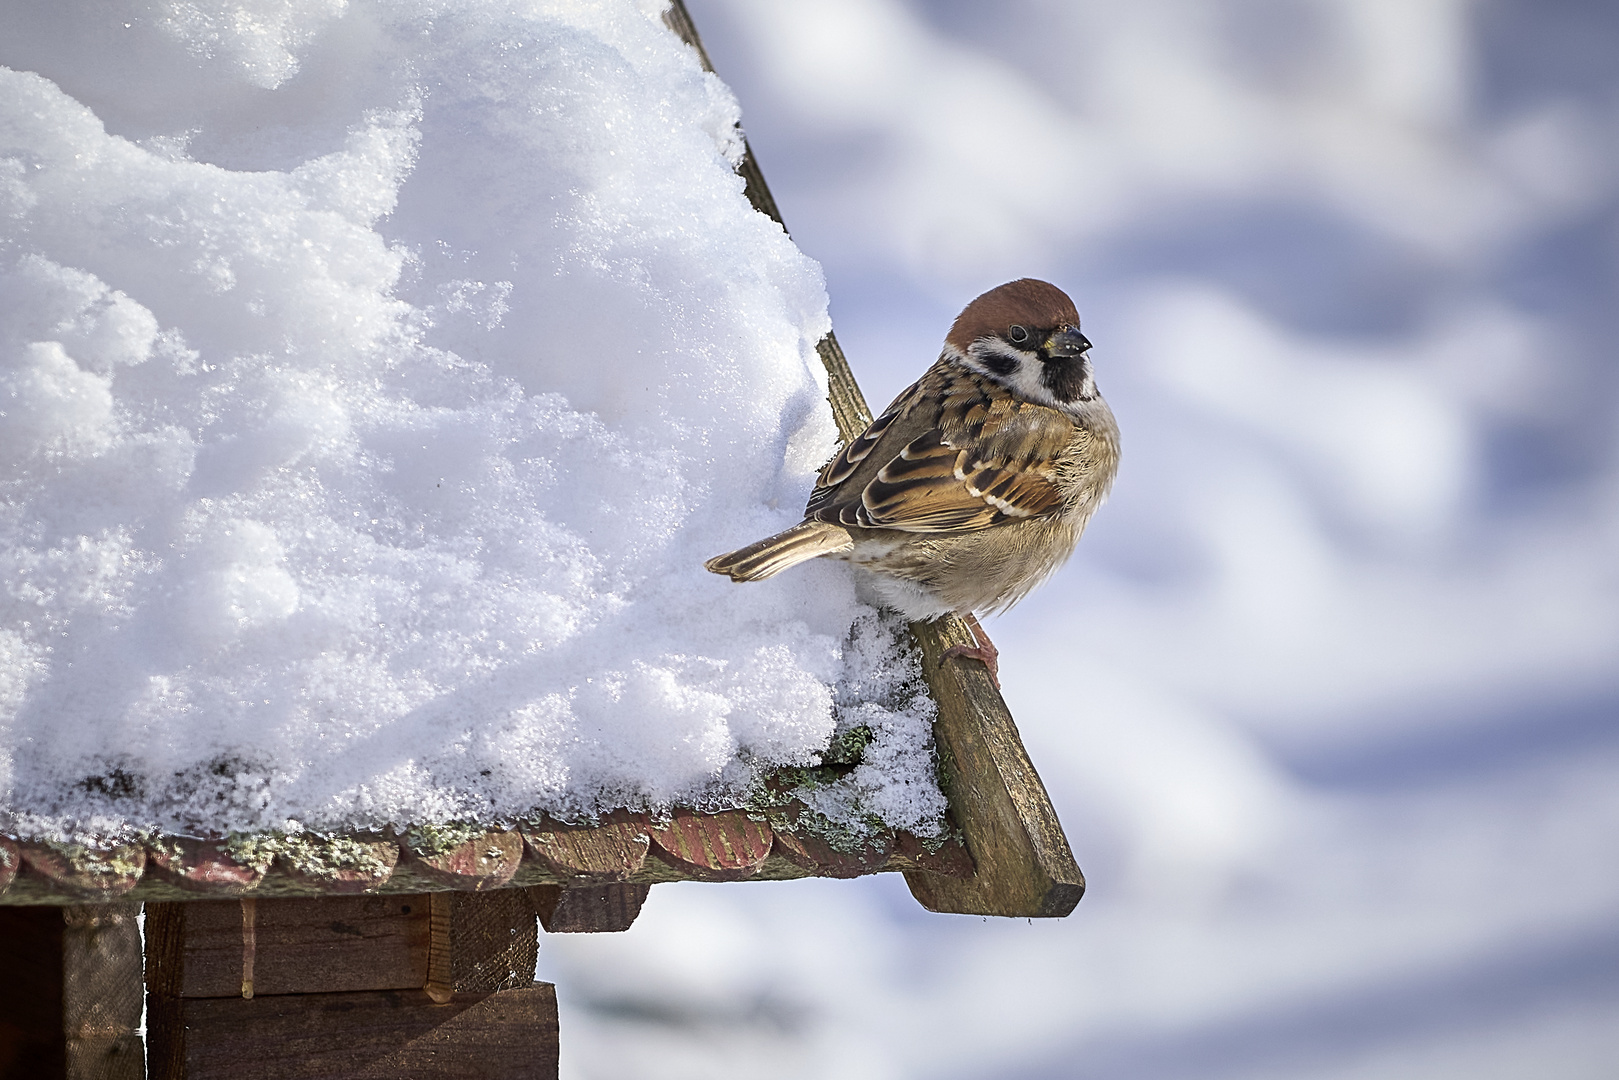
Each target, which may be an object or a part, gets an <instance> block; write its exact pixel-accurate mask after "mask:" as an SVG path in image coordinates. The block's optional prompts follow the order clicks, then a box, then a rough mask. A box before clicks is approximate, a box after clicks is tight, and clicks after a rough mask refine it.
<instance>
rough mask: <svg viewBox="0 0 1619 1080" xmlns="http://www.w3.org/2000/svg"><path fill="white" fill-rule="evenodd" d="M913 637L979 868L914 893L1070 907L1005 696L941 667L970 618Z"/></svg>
mask: <svg viewBox="0 0 1619 1080" xmlns="http://www.w3.org/2000/svg"><path fill="white" fill-rule="evenodd" d="M665 20H666V22H668V24H669V26H670V29H672V30H674V31H675V33H677V34H679V35H680V36H681V38H683V39H684V40H685V41H686V42H687V43H688V44H690V45H691V46H692V47H693V48H695V49H696V50H697V53H698V55H699V57H701V59H702V61H703V66H704V67H705V68H707V69H708V70H709V71H713V70H714V68H713V65H712V64H711V63H710V62H709V59H708V53H707V52H706V51H705V50H704V49H703V46H702V42H701V41H700V40H699V38H698V36H697V29H696V27H695V26H693V25H692V21H691V16H690V15H689V14H688V13H687V11H686V7H685V4H684V3H683V2H682V0H673V6H672V7H671V8H670V10H669V13H668V14H667V15H666V16H665ZM738 172H740V173H741V174H742V175H743V176H744V177H745V178H746V180H747V192H748V197H749V199H750V200H751V201H752V202H753V206H754V208H755V209H757V210H758V211H759V212H760V213H762V214H766V215H768V216H769V217H771V218H772V219H774V220H775V221H776V222H777V223H778V224H782V227H783V228H786V225H785V224H784V223H783V222H782V218H781V212H780V211H779V210H778V209H777V207H776V201H775V199H774V198H772V197H771V196H770V191H769V188H768V187H767V186H766V185H765V182H764V176H763V174H762V173H760V172H759V169H758V164H757V162H755V161H754V159H753V153H752V150H751V149H749V150H748V153H747V156H746V157H745V158H744V160H743V163H742V165H741V166H739V168H738ZM818 351H819V352H820V356H821V362H822V363H823V364H824V365H825V366H826V371H827V380H828V384H829V389H828V392H827V399H828V401H829V402H830V404H831V406H832V415H833V417H834V419H835V420H836V421H837V425H838V432H839V434H841V435H842V436H843V438H844V439H845V440H849V439H853V438H854V437H855V436H857V435H859V434H860V433H861V432H862V431H864V430H865V429H866V426H867V425H868V424H870V423H871V419H872V416H871V409H870V408H869V407H867V405H866V400H865V397H864V395H862V394H861V393H860V387H859V386H858V385H857V384H856V383H855V380H854V375H853V373H852V372H851V371H850V369H849V364H848V361H847V360H846V359H845V357H844V355H843V349H842V348H841V347H840V346H839V345H838V342H837V338H836V337H835V336H834V335H832V334H830V333H829V334H827V336H826V337H825V338H824V339H823V340H822V341H821V343H820V345H819V346H818ZM911 636H912V637H913V638H914V639H915V641H916V644H917V646H918V648H919V649H920V650H921V652H922V656H923V674H924V675H925V676H926V678H927V680H928V688H929V690H930V691H931V692H932V696H933V700H934V701H935V702H937V703H938V706H939V719H938V722H937V724H936V725H935V728H934V733H935V735H936V737H937V739H938V741H939V746H940V751H941V753H943V754H948V755H950V756H951V757H952V758H953V759H954V764H953V768H951V769H948V770H946V773H947V779H946V787H947V790H946V792H945V794H946V795H947V796H948V798H949V799H950V808H951V812H952V813H953V814H954V815H955V818H956V821H957V823H958V825H959V826H960V827H961V830H962V832H963V834H964V835H965V836H966V841H967V850H968V851H969V852H971V853H972V857H973V860H974V863H975V865H976V868H977V869H976V872H975V873H974V875H973V876H972V877H971V878H968V879H966V880H954V879H951V878H941V877H938V876H936V875H934V874H930V873H925V872H918V871H913V872H908V873H907V874H906V881H907V882H908V883H909V885H910V887H911V892H912V894H913V895H915V896H916V898H917V900H919V901H920V902H921V903H922V905H923V906H924V907H926V908H928V909H929V910H932V911H948V912H961V913H965V914H973V915H1010V916H1029V917H1038V916H1057V917H1060V916H1063V915H1067V914H1068V913H1069V912H1070V911H1072V910H1073V909H1074V905H1075V904H1077V903H1078V902H1079V898H1080V895H1081V894H1082V893H1083V892H1084V891H1085V879H1084V878H1083V877H1082V876H1081V875H1080V872H1079V867H1078V865H1077V864H1076V863H1075V862H1074V856H1073V852H1072V851H1070V850H1069V847H1068V840H1067V838H1066V837H1064V836H1063V832H1062V826H1061V824H1060V823H1059V822H1058V821H1057V814H1056V811H1055V810H1054V809H1053V808H1052V806H1051V799H1050V797H1049V796H1048V795H1047V794H1046V789H1045V786H1044V785H1043V784H1041V782H1040V777H1039V776H1038V775H1037V774H1036V773H1035V771H1034V766H1033V764H1032V763H1031V762H1030V761H1029V756H1028V753H1027V752H1026V751H1025V750H1024V748H1023V744H1022V741H1021V740H1020V739H1019V737H1018V733H1017V726H1016V725H1015V724H1014V723H1013V722H1012V714H1011V712H1010V710H1008V709H1007V707H1006V702H1005V701H1004V700H1003V699H1002V698H1001V694H1000V691H999V690H997V689H996V688H995V685H994V683H993V682H992V681H991V680H990V677H989V673H988V671H987V670H985V668H984V667H983V665H981V664H978V663H976V662H974V661H961V660H955V661H952V662H950V663H948V664H946V665H945V666H944V667H943V668H941V667H940V665H939V657H940V656H941V655H942V654H943V652H944V650H945V649H946V648H948V647H949V646H951V645H955V644H961V645H972V644H975V642H974V640H973V638H972V635H971V634H970V632H969V631H968V630H967V627H966V624H965V623H964V622H962V621H961V620H960V619H955V618H951V619H944V620H941V621H939V622H936V623H916V624H913V625H912V627H911Z"/></svg>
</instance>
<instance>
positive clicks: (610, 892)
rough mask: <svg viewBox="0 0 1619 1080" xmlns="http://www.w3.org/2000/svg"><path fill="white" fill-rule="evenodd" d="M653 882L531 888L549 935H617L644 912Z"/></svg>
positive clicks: (531, 893) (535, 906)
mask: <svg viewBox="0 0 1619 1080" xmlns="http://www.w3.org/2000/svg"><path fill="white" fill-rule="evenodd" d="M651 889H652V886H651V885H646V884H639V883H633V882H606V883H603V884H600V885H574V886H563V885H536V886H534V887H533V888H531V889H529V890H528V894H529V897H530V898H531V900H532V901H533V904H534V911H535V913H536V914H537V915H538V916H539V918H540V925H542V926H544V927H545V932H546V933H547V934H604V933H605V934H613V933H619V932H621V931H624V930H628V929H629V928H630V925H631V924H632V923H634V922H635V917H636V916H637V915H639V914H641V905H642V904H644V903H646V897H647V893H648V892H650V891H651Z"/></svg>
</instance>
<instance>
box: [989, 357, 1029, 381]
mask: <svg viewBox="0 0 1619 1080" xmlns="http://www.w3.org/2000/svg"><path fill="white" fill-rule="evenodd" d="M978 362H979V363H980V364H983V365H984V366H985V367H986V368H988V369H989V370H990V371H993V372H994V373H995V374H997V375H999V376H1001V377H1002V378H1005V377H1006V376H1008V375H1010V374H1012V372H1014V371H1016V370H1017V369H1018V365H1019V364H1021V363H1022V362H1023V361H1021V360H1019V359H1018V358H1017V357H1015V356H1004V355H1002V354H1001V353H986V354H985V355H983V356H980V357H979V358H978Z"/></svg>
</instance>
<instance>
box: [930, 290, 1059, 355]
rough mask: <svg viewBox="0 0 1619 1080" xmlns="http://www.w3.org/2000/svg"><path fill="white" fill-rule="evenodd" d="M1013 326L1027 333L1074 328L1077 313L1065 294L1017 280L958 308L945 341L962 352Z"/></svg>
mask: <svg viewBox="0 0 1619 1080" xmlns="http://www.w3.org/2000/svg"><path fill="white" fill-rule="evenodd" d="M1014 323H1019V324H1021V325H1023V326H1027V327H1028V328H1029V329H1030V330H1031V331H1034V332H1039V331H1044V330H1055V329H1056V328H1057V327H1059V326H1078V325H1079V312H1078V311H1077V310H1076V309H1075V308H1074V302H1073V301H1072V300H1070V299H1068V294H1067V293H1065V292H1063V291H1062V290H1061V289H1059V288H1057V286H1055V285H1052V284H1050V283H1049V282H1045V281H1037V280H1036V279H1034V278H1019V279H1018V280H1016V281H1009V282H1007V283H1006V284H1005V285H999V286H997V287H995V288H993V289H991V290H989V292H987V293H985V294H984V295H982V296H980V297H979V298H978V299H976V300H974V301H973V302H972V303H970V304H968V305H967V306H966V307H965V308H962V310H961V314H960V315H957V316H956V321H955V323H954V324H953V325H952V326H951V327H950V333H948V334H946V335H945V341H947V342H949V343H950V344H951V345H954V346H955V347H956V348H958V349H960V350H961V351H962V352H966V351H967V346H969V345H971V344H972V343H973V342H975V341H977V340H978V339H979V338H984V337H990V336H992V335H996V334H1004V333H1006V328H1007V327H1009V326H1011V325H1012V324H1014Z"/></svg>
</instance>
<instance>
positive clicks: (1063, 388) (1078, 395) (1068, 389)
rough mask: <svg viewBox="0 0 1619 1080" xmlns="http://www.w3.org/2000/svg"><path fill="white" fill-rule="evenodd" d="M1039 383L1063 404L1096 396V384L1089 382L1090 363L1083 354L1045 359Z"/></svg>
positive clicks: (1087, 399)
mask: <svg viewBox="0 0 1619 1080" xmlns="http://www.w3.org/2000/svg"><path fill="white" fill-rule="evenodd" d="M1040 384H1041V385H1042V386H1044V387H1045V388H1046V389H1047V390H1050V391H1051V396H1052V397H1054V398H1056V399H1057V400H1058V401H1060V402H1063V403H1064V404H1067V403H1068V402H1070V401H1089V400H1090V399H1091V398H1093V397H1095V396H1096V386H1095V384H1093V383H1092V382H1091V365H1090V362H1089V361H1087V360H1086V359H1085V358H1084V357H1083V356H1065V357H1061V358H1059V359H1055V360H1047V361H1046V363H1045V367H1044V368H1043V369H1042V370H1041V372H1040Z"/></svg>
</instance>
